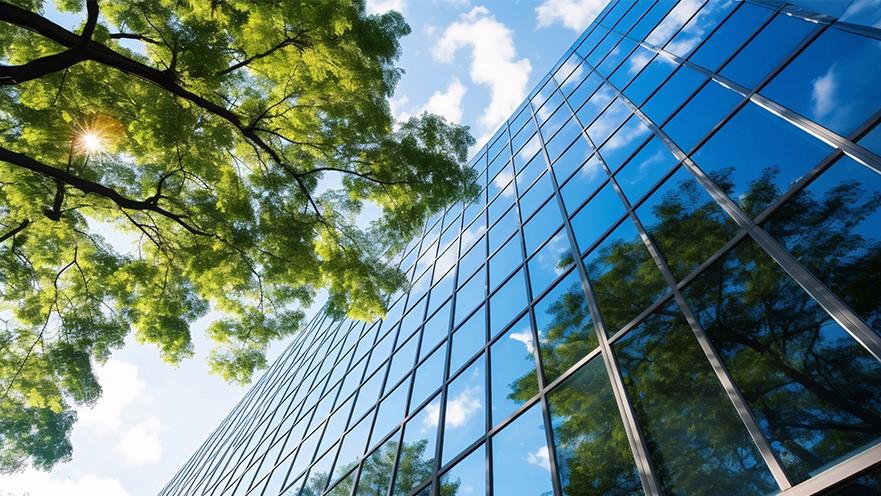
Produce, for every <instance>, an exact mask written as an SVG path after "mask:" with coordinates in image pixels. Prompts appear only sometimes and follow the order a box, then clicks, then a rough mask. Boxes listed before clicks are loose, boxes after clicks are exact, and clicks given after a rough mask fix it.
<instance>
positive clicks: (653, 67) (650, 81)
mask: <svg viewBox="0 0 881 496" xmlns="http://www.w3.org/2000/svg"><path fill="white" fill-rule="evenodd" d="M676 67H678V65H677V64H676V62H673V61H672V60H670V59H668V58H667V57H664V56H662V55H659V56H657V57H655V58H654V60H652V61H651V63H649V65H647V66H646V68H645V69H643V71H642V72H641V73H640V74H639V76H637V78H636V79H634V80H633V82H632V83H630V86H628V87H627V88H626V89H625V90H624V94H625V95H626V96H628V97H629V98H630V101H631V102H633V104H634V105H642V104H643V103H644V102H645V101H646V99H648V97H649V95H651V94H652V92H653V91H655V89H656V88H657V87H658V86H660V85H661V83H662V82H663V81H664V79H666V78H667V76H669V75H670V74H672V73H673V70H674V69H676Z"/></svg>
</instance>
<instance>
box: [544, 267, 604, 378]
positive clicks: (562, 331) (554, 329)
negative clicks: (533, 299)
mask: <svg viewBox="0 0 881 496" xmlns="http://www.w3.org/2000/svg"><path fill="white" fill-rule="evenodd" d="M535 325H536V330H537V332H538V343H539V352H540V353H541V363H542V367H543V368H544V376H545V379H546V381H547V382H551V381H553V380H554V379H556V378H557V377H559V376H560V374H562V373H563V372H565V371H566V370H567V369H568V368H569V367H571V366H572V365H573V364H574V363H575V362H577V361H578V360H580V359H581V358H582V357H584V356H585V355H587V354H588V353H590V351H591V350H593V349H594V348H596V347H597V338H596V333H595V332H594V328H593V320H592V319H591V315H590V311H589V310H588V308H587V298H586V297H585V295H584V290H583V289H582V286H581V279H580V278H579V277H578V271H576V270H573V271H572V272H570V273H569V275H568V276H566V277H565V278H564V279H563V280H562V281H560V282H559V283H558V284H557V285H556V286H554V289H552V290H551V291H550V292H548V294H547V295H545V296H544V297H543V298H542V299H541V300H540V301H539V302H538V303H536V305H535Z"/></svg>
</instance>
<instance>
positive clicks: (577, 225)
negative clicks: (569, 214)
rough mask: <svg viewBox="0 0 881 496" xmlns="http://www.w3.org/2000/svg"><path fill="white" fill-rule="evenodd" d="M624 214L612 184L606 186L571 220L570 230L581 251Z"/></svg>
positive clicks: (622, 206)
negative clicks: (573, 232) (573, 233)
mask: <svg viewBox="0 0 881 496" xmlns="http://www.w3.org/2000/svg"><path fill="white" fill-rule="evenodd" d="M623 214H624V204H623V203H621V199H620V198H619V197H618V193H617V192H616V191H615V189H614V188H613V187H612V183H608V184H606V186H604V187H603V188H602V189H601V190H600V191H599V193H597V194H596V196H594V197H593V198H591V199H590V201H589V202H588V203H587V205H585V206H584V208H582V209H581V210H580V211H579V212H578V214H576V215H575V217H573V218H572V230H573V231H575V240H576V241H577V242H578V248H579V250H581V251H584V250H586V249H588V247H590V246H591V245H592V244H593V243H594V242H596V240H597V239H599V237H600V235H602V234H603V233H604V232H606V230H608V229H609V227H611V226H612V224H613V223H614V222H615V221H616V220H618V219H619V218H621V215H623Z"/></svg>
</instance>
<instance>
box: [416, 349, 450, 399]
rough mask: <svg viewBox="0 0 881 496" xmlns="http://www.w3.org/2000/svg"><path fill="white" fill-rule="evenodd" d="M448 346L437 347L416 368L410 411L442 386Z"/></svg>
mask: <svg viewBox="0 0 881 496" xmlns="http://www.w3.org/2000/svg"><path fill="white" fill-rule="evenodd" d="M446 354H447V347H446V346H441V347H440V348H438V349H436V350H435V351H434V352H433V353H432V354H431V355H430V356H429V357H428V358H427V359H426V360H425V361H424V362H422V363H421V364H419V367H418V368H417V369H416V376H415V377H414V378H413V395H412V397H411V398H410V409H409V410H410V411H413V410H414V409H415V408H416V407H418V406H419V405H421V404H422V402H423V401H425V399H426V398H428V396H429V395H430V394H431V393H433V392H435V391H437V390H438V388H440V378H441V377H443V376H444V360H445V359H446Z"/></svg>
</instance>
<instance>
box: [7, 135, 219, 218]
mask: <svg viewBox="0 0 881 496" xmlns="http://www.w3.org/2000/svg"><path fill="white" fill-rule="evenodd" d="M0 161H3V162H8V163H10V164H13V165H17V166H19V167H23V168H25V169H28V170H30V171H32V172H36V173H37V174H40V175H42V176H45V177H48V178H50V179H54V180H56V181H59V182H61V183H64V184H67V185H68V186H71V187H74V188H76V189H78V190H80V191H82V192H83V193H86V194H94V195H98V196H103V197H104V198H107V199H108V200H110V201H112V202H113V203H115V204H117V205H118V206H120V207H122V208H125V209H129V210H145V211H150V212H156V213H157V214H159V215H162V216H163V217H166V218H168V219H170V220H172V221H174V222H175V223H177V224H178V225H180V226H181V227H183V228H184V229H186V230H187V231H189V232H190V233H192V234H196V235H200V236H210V233H207V232H205V231H202V230H200V229H198V228H197V227H195V226H192V225H190V224H188V223H187V222H186V220H185V217H184V216H182V215H179V214H176V213H174V212H171V211H168V210H166V209H164V208H162V207H160V206H159V205H156V204H155V203H153V202H151V201H149V200H134V199H131V198H128V197H127V196H124V195H122V194H121V193H119V192H118V191H116V190H115V189H113V188H110V187H107V186H105V185H103V184H100V183H96V182H94V181H90V180H88V179H83V178H81V177H79V176H76V175H74V174H71V173H70V172H67V171H65V170H62V169H58V168H55V167H52V166H49V165H46V164H44V163H42V162H39V161H37V160H35V159H33V158H31V157H28V156H27V155H23V154H21V153H18V152H14V151H12V150H8V149H6V148H3V147H0Z"/></svg>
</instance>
